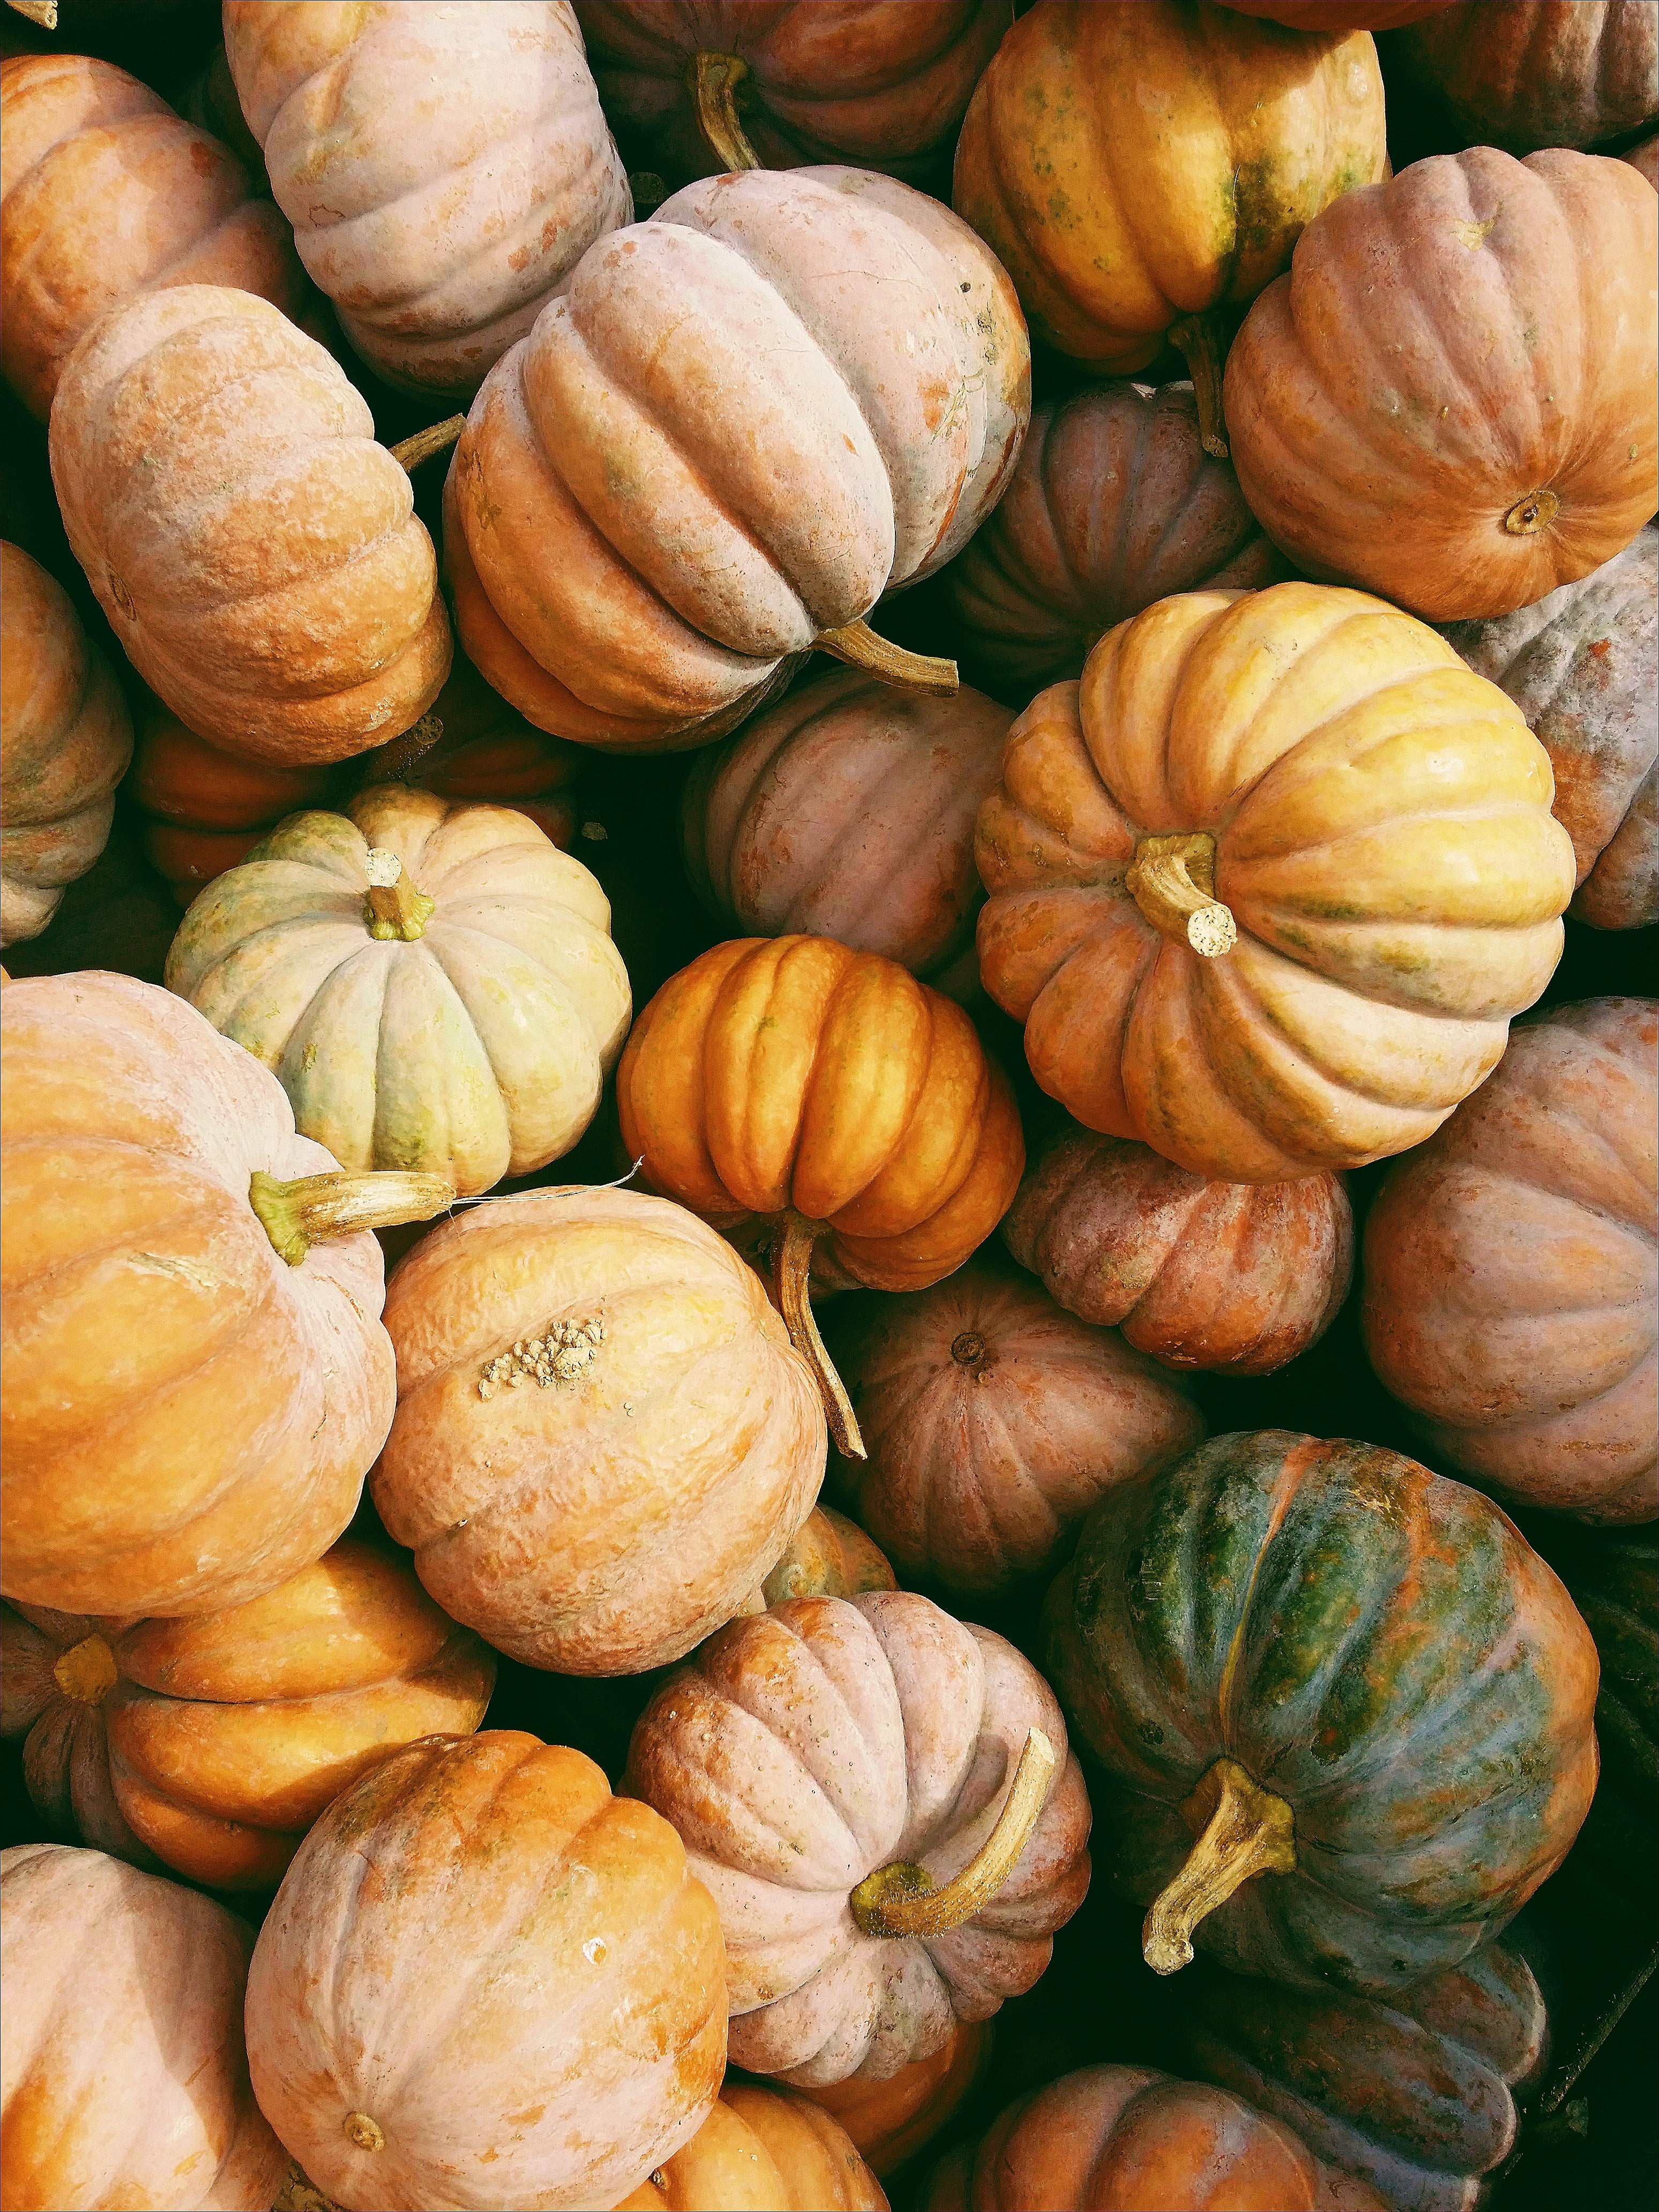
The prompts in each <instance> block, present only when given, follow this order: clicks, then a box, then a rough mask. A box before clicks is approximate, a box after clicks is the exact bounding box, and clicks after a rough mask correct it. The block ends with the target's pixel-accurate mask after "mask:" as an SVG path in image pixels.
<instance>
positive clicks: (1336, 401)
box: [1225, 11, 1659, 622]
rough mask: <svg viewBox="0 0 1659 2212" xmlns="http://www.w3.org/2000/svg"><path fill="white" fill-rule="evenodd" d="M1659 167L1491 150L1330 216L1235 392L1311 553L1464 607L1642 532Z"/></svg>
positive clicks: (1491, 602) (1249, 322)
mask: <svg viewBox="0 0 1659 2212" xmlns="http://www.w3.org/2000/svg"><path fill="white" fill-rule="evenodd" d="M1649 12H1650V13H1651V11H1649ZM1642 182H1643V179H1641V178H1640V177H1639V176H1638V174H1636V173H1635V172H1634V171H1633V170H1632V168H1631V167H1629V165H1628V164H1627V163H1626V162H1623V161H1604V160H1602V159H1601V157H1600V156H1599V155H1583V154H1573V153H1567V152H1565V151H1561V150H1559V149H1557V150H1553V151H1551V152H1547V153H1542V154H1534V155H1530V156H1529V157H1528V159H1527V160H1526V161H1513V160H1511V159H1510V156H1509V155H1507V154H1501V153H1499V152H1498V151H1497V149H1495V148H1493V147H1491V146H1476V147H1474V148H1473V149H1470V151H1468V153H1463V154H1446V155H1435V156H1434V157H1433V158H1432V159H1431V160H1428V161H1414V162H1413V164H1412V166H1411V167H1409V168H1407V169H1404V170H1402V171H1401V173H1400V175H1399V176H1397V177H1395V178H1394V179H1392V180H1391V181H1390V182H1389V183H1388V184H1385V185H1376V186H1375V187H1374V188H1373V189H1372V190H1370V191H1358V192H1351V193H1349V194H1348V195H1347V197H1346V198H1344V199H1340V200H1339V201H1337V203H1336V204H1335V205H1334V206H1333V207H1330V208H1328V209H1327V210H1326V211H1325V213H1324V214H1323V215H1322V216H1319V217H1318V218H1317V219H1316V221H1315V222H1311V223H1310V224H1309V226H1308V228H1307V229H1306V230H1305V231H1304V233H1303V234H1302V237H1301V239H1300V240H1299V241H1298V242H1297V248H1296V253H1295V256H1294V258H1293V259H1292V261H1291V272H1290V274H1289V276H1283V277H1281V278H1280V279H1279V282H1278V283H1275V284H1273V285H1270V286H1269V287H1268V289H1267V291H1265V292H1264V293H1263V294H1262V295H1261V298H1260V299H1259V300H1258V301H1256V303H1255V306H1254V307H1252V308H1251V309H1250V312H1249V314H1248V315H1247V316H1246V318H1245V319H1244V325H1243V329H1242V330H1241V331H1239V334H1238V336H1237V338H1236V339H1235V340H1234V341H1233V346H1232V350H1231V353H1230V354H1229V355H1228V356H1227V374H1226V381H1225V404H1226V413H1227V433H1228V436H1229V438H1230V440H1231V446H1232V457H1233V465H1234V466H1235V467H1236V468H1237V471H1238V480H1239V483H1240V484H1241V485H1242V486H1243V492H1244V496H1245V498H1246V499H1247V500H1248V501H1249V503H1250V506H1251V507H1252V508H1253V509H1254V511H1255V513H1256V514H1257V515H1258V516H1259V517H1260V518H1261V524H1262V527H1263V528H1264V529H1265V530H1266V531H1267V534H1268V536H1269V537H1270V538H1273V539H1274V541H1275V542H1276V543H1277V544H1279V546H1281V547H1282V548H1283V549H1284V550H1285V552H1286V553H1287V554H1288V555H1289V556H1290V557H1291V560H1292V561H1293V562H1295V563H1296V565H1297V568H1300V569H1302V570H1303V571H1304V573H1305V574H1308V575H1310V576H1317V577H1325V578H1330V579H1333V580H1340V581H1345V582H1351V583H1356V584H1360V585H1363V586H1365V587H1366V589H1368V590H1370V591H1374V592H1380V593H1381V594H1382V595H1383V598H1385V599H1393V600H1395V601H1396V602H1397V603H1398V604H1399V605H1401V606H1403V607H1408V608H1410V609H1411V610H1412V611H1413V612H1414V613H1417V614H1421V615H1425V616H1426V617H1428V618H1429V619H1430V620H1431V621H1432V622H1462V621H1464V620H1468V619H1473V618H1474V617H1478V616H1487V615H1506V614H1510V613H1511V612H1512V611H1514V610H1515V609H1516V607H1523V606H1529V605H1531V604H1532V602H1533V601H1534V599H1541V598H1542V597H1543V596H1544V594H1545V593H1546V592H1550V591H1553V590H1554V589H1555V587H1556V586H1558V585H1559V584H1568V583H1572V582H1574V581H1575V580H1577V578H1578V577H1580V576H1585V575H1588V574H1589V572H1590V570H1591V569H1592V568H1599V567H1600V566H1601V563H1602V562H1604V561H1608V560H1611V559H1612V557H1613V555H1614V554H1615V553H1617V552H1618V551H1619V550H1620V549H1621V548H1622V547H1623V546H1626V545H1627V544H1629V543H1630V541H1631V539H1632V538H1633V537H1634V536H1635V535H1636V532H1638V530H1639V529H1640V528H1641V526H1642V525H1643V524H1644V522H1645V521H1646V520H1648V518H1649V516H1650V514H1651V513H1653V511H1654V508H1655V507H1656V505H1659V429H1656V425H1655V421H1654V410H1653V408H1652V405H1651V404H1650V403H1651V398H1652V392H1653V387H1654V379H1655V343H1656V341H1655V270H1656V266H1659V198H1656V196H1655V194H1654V192H1653V191H1652V190H1651V188H1650V189H1649V190H1648V191H1643V190H1642ZM1587 268H1593V269H1594V270H1595V283H1593V284H1581V283H1580V282H1579V272H1580V270H1583V269H1587ZM1543 495H1547V499H1543V504H1542V506H1541V507H1534V505H1533V502H1534V500H1535V499H1542V498H1543ZM1551 501H1554V502H1558V503H1559V507H1551V505H1550V502H1551ZM1546 515H1547V519H1544V518H1545V517H1546ZM1534 519H1536V521H1537V526H1534Z"/></svg>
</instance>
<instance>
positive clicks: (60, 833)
mask: <svg viewBox="0 0 1659 2212" xmlns="http://www.w3.org/2000/svg"><path fill="white" fill-rule="evenodd" d="M131 754H132V724H131V721H130V720H129V719H128V716H127V708H126V702H125V699H123V697H122V696H121V688H120V686H119V684H117V682H116V680H115V678H114V677H113V675H112V673H111V672H110V666H109V663H108V662H107V661H106V659H104V656H103V654H102V653H100V652H99V650H98V648H97V647H96V646H95V645H94V644H93V643H92V641H90V639H89V638H88V636H87V634H86V632H85V630H84V629H82V627H81V622H80V617H78V616H77V615H76V611H75V608H74V606H73V605H72V604H71V602H70V597H69V594H68V593H67V592H65V591H64V588H63V586H61V585H60V584H58V582H57V580H55V578H53V577H52V576H49V575H48V574H46V570H45V569H44V568H41V567H40V566H39V564H38V563H37V562H33V561H31V560H30V558H29V556H28V555H27V553H25V552H24V551H23V550H22V549H21V547H20V546H16V545H9V544H0V945H10V944H13V943H14V942H15V941H16V940H17V939H19V938H26V937H38V936H39V935H40V932H41V931H42V930H43V929H44V928H45V927H46V924H47V923H48V922H49V921H51V920H52V916H53V915H54V914H56V913H57V911H58V902H59V900H61V899H62V897H63V896H64V890H65V889H66V888H67V886H68V885H69V884H72V883H74V882H75V881H76V879H77V878H79V877H81V876H83V875H85V873H86V872H87V870H88V868H89V867H90V866H92V864H93V862H94V860H96V859H97V858H98V855H99V854H100V853H101V852H102V851H103V849H104V846H105V843H106V840H107V839H108V836H109V831H110V824H111V823H112V821H113V820H114V818H115V787H116V785H117V784H118V782H119V781H120V780H121V778H122V776H123V775H125V772H126V765H127V762H128V760H129V759H130V758H131Z"/></svg>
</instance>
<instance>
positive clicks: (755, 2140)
mask: <svg viewBox="0 0 1659 2212" xmlns="http://www.w3.org/2000/svg"><path fill="white" fill-rule="evenodd" d="M659 2208H660V2212H887V2197H886V2193H885V2191H884V2190H883V2188H882V2185H881V2184H880V2183H879V2182H878V2180H877V2179H876V2177H875V2175H874V2174H873V2173H872V2172H871V2171H870V2168H869V2167H868V2166H866V2164H865V2162H864V2160H863V2159H862V2158H861V2157H860V2155H859V2151H858V2147H857V2145H856V2144H854V2142H853V2141H852V2140H851V2138H850V2137H849V2136H848V2134H847V2131H846V2130H845V2129H844V2128H842V2127H840V2126H839V2125H838V2124H836V2121H835V2120H833V2119H832V2118H830V2116H829V2113H828V2112H825V2111H823V2109H822V2107H821V2106H819V2105H818V2104H817V2102H814V2101H811V2100H808V2099H807V2098H805V2097H792V2096H789V2095H787V2093H785V2092H783V2091H781V2090H778V2089H757V2088H752V2087H746V2086H744V2085H743V2084H741V2083H738V2082H736V2081H728V2082H727V2083H726V2087H724V2088H723V2089H722V2090H721V2092H720V2101H719V2103H718V2104H716V2106H714V2110H713V2112H710V2113H709V2115H708V2118H707V2119H706V2120H705V2121H704V2122H703V2124H702V2126H701V2127H700V2128H699V2129H698V2130H697V2132H696V2135H694V2136H692V2138H691V2140H690V2142H689V2143H687V2144H686V2146H685V2148H684V2149H683V2150H678V2151H676V2152H675V2153H674V2154H673V2156H672V2157H671V2158H665V2160H663V2162H662V2164H661V2165H660V2166H659V2167H658V2168H657V2169H656V2171H655V2172H653V2173H652V2174H651V2175H650V2176H649V2177H648V2178H647V2179H646V2180H645V2181H643V2182H641V2185H640V2186H639V2187H638V2188H637V2189H636V2190H635V2191H634V2192H633V2194H632V2195H631V2196H629V2197H623V2201H622V2203H620V2204H619V2205H618V2206H617V2212H659Z"/></svg>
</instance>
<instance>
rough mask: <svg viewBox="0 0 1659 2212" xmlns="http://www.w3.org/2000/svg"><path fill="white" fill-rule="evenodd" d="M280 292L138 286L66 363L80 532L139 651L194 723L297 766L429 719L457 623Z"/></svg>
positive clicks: (134, 655) (65, 448)
mask: <svg viewBox="0 0 1659 2212" xmlns="http://www.w3.org/2000/svg"><path fill="white" fill-rule="evenodd" d="M373 433H374V423H373V421H372V418H371V417H370V415H369V411H368V408H367V406H366V405H365V404H363V401H362V399H361V398H359V396H358V394H357V393H356V392H355V391H354V390H353V389H352V387H351V386H350V385H349V384H348V383H347V381H346V379H345V375H344V373H343V370H342V369H341V368H339V367H338V365H337V363H336V362H335V361H334V360H333V358H332V356H331V355H329V354H327V353H325V351H324V349H323V348H322V347H321V346H319V345H318V344H316V343H314V342H313V340H312V339H310V338H308V337H306V336H305V335H304V334H303V333H302V332H301V331H298V330H296V329H295V326H294V325H293V324H292V323H290V322H289V321H288V320H287V319H286V318H285V317H284V316H283V315H282V314H281V313H279V312H278V310H277V309H276V308H275V307H272V306H271V305H270V302H269V301H265V300H258V299H255V298H254V297H253V295H252V294H251V293H247V292H233V291H228V290H225V289H222V288H220V287H218V286H216V285H211V284H182V285H179V286H177V287H175V288H174V289H171V290H167V291H161V292H147V293H141V294H140V295H138V297H137V299H136V300H134V301H131V302H130V304H129V305H127V306H126V307H120V308H117V309H115V310H113V311H112V313H110V314H108V315H106V317H105V318H104V319H103V320H102V321H101V322H100V323H99V324H98V325H96V326H95V327H94V330H92V331H89V332H88V335H87V337H86V338H85V339H84V340H83V341H82V343H81V344H80V345H79V346H78V347H77V348H76V351H75V353H74V355H73V356H72V357H71V359H70V362H68V363H67V364H66V365H65V368H64V374H63V377H62V378H61V380H60V381H59V384H58V398H57V400H56V402H55V404H54V405H53V408H52V481H53V482H54V483H55V484H56V485H57V488H58V500H59V502H60V504H61V505H62V507H63V512H64V528H65V530H66V531H67V532H68V533H69V540H70V544H71V546H73V548H74V550H75V555H76V559H77V560H78V561H79V562H80V563H81V565H82V568H84V569H85V570H86V572H87V577H88V581H89V582H90V584H91V586H92V587H93V590H94V592H96V593H97V595H98V602H99V605H100V606H101V607H102V608H103V610H104V612H105V613H106V615H107V616H108V617H109V619H110V623H111V626H112V629H114V631H115V635H116V636H117V637H118V639H119V641H120V642H121V644H122V646H123V647H124V648H125V652H126V653H127V656H128V658H129V659H131V662H132V664H133V665H134V666H135V667H136V668H137V671H138V672H139V674H140V675H141V676H142V677H143V678H144V680H145V682H146V683H147V684H149V686H150V688H151V690H153V691H155V692H156V693H157V694H159V696H161V699H162V700H163V701H164V702H166V704H167V706H169V707H170V708H172V709H173V713H174V714H177V715H178V717H179V720H180V721H182V722H183V723H184V725H185V727H186V728H187V729H190V730H193V731H194V732H195V733H196V735H197V737H198V738H206V739H207V741H208V743H209V744H215V745H217V746H219V747H220V748H221V749H222V750H225V751H230V752H240V753H243V754H246V755H249V756H251V757H252V758H254V759H256V760H261V761H269V762H274V763H276V764H277V765H279V766H281V767H284V768H308V767H314V766H315V765H317V764H318V763H319V762H325V761H331V760H338V759H341V758H343V757H345V756H347V755H349V754H351V753H357V752H362V751H365V750H367V749H368V747H369V746H371V745H375V744H382V743H384V742H385V740H386V739H387V738H392V737H395V736H397V735H398V733H399V732H401V731H403V730H405V729H407V728H408V727H409V726H410V724H411V723H412V722H415V721H416V720H418V719H419V717H420V716H421V714H423V713H424V712H425V710H426V708H428V707H429V706H430V705H431V703H432V702H433V700H434V698H435V696H436V695H437V692H438V690H439V687H440V685H441V684H442V682H443V680H444V678H445V676H446V675H447V672H448V669H449V656H450V643H449V625H448V623H447V619H446V617H445V615H444V609H443V602H442V600H441V599H440V598H439V597H438V593H437V569H436V562H435V556H434V555H433V550H432V544H431V540H430V539H429V538H428V536H427V534H426V532H425V530H424V528H423V527H422V525H421V523H420V522H419V521H418V520H416V517H415V514H414V513H413V509H412V495H411V492H410V483H409V478H408V476H407V473H406V471H404V470H403V469H402V468H400V467H399V466H398V463H397V462H396V461H395V460H394V459H393V458H392V455H391V454H390V453H386V451H385V450H384V449H383V448H382V447H379V446H377V445H375V443H374V435H373Z"/></svg>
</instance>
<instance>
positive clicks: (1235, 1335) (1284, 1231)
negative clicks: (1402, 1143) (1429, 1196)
mask: <svg viewBox="0 0 1659 2212" xmlns="http://www.w3.org/2000/svg"><path fill="white" fill-rule="evenodd" d="M1002 1241H1003V1243H1005V1244H1006V1246H1007V1247H1008V1249H1009V1250H1010V1251H1011V1252H1012V1254H1013V1255H1014V1257H1015V1259H1016V1260H1018V1262H1019V1264H1020V1266H1021V1267H1029V1268H1030V1270H1031V1272H1032V1273H1033V1274H1035V1275H1037V1276H1039V1277H1041V1279H1042V1284H1043V1287H1044V1288H1045V1289H1046V1290H1047V1291H1048V1294H1049V1296H1050V1297H1054V1298H1058V1299H1059V1301H1060V1304H1061V1305H1063V1306H1064V1307H1065V1308H1066V1310H1067V1311H1068V1312H1070V1313H1074V1314H1077V1315H1079V1316H1081V1318H1082V1319H1083V1320H1085V1321H1088V1322H1097V1323H1099V1324H1100V1325H1101V1326H1103V1327H1104V1328H1121V1331H1122V1333H1123V1337H1124V1340H1125V1341H1126V1342H1127V1343H1129V1344H1132V1345H1133V1346H1134V1347H1135V1349H1136V1351H1137V1352H1150V1353H1151V1355H1152V1358H1154V1359H1158V1360H1162V1361H1164V1363H1165V1364H1167V1365H1169V1366H1171V1367H1206V1368H1210V1369H1212V1370H1215V1371H1217V1372H1218V1373H1220V1374H1223V1375H1271V1374H1272V1372H1273V1370H1274V1369H1275V1368H1276V1367H1282V1366H1283V1365H1284V1364H1285V1361H1286V1360H1287V1359H1294V1358H1296V1356H1297V1353H1298V1352H1305V1351H1306V1350H1307V1349H1308V1347H1309V1346H1310V1345H1312V1344H1317V1343H1318V1341H1319V1340H1320V1338H1321V1337H1322V1336H1323V1334H1325V1331H1326V1330H1327V1329H1328V1328H1329V1327H1330V1325H1331V1323H1332V1322H1333V1321H1334V1320H1335V1318H1336V1316H1337V1312H1338V1310H1339V1309H1340V1306H1341V1304H1342V1302H1343V1300H1344V1299H1345V1298H1346V1297H1347V1295H1348V1285H1349V1283H1350V1281H1351V1279H1352V1274H1353V1212H1352V1208H1351V1206H1349V1204H1348V1194H1347V1192H1346V1190H1345V1189H1344V1188H1343V1186H1342V1179H1341V1177H1340V1176H1332V1175H1320V1176H1301V1177H1299V1178H1298V1179H1297V1181H1296V1182H1267V1183H1246V1182H1206V1179H1205V1178H1204V1177H1203V1176H1195V1175H1191V1174H1189V1173H1188V1170H1186V1169H1185V1168H1178V1167H1176V1164H1175V1163H1174V1162H1173V1161H1172V1160H1166V1159H1164V1158H1162V1157H1161V1156H1160V1155H1159V1154H1158V1153H1157V1152H1153V1151H1152V1150H1151V1149H1150V1147H1149V1146H1146V1145H1136V1144H1131V1143H1130V1142H1128V1141H1127V1139H1124V1138H1121V1137H1100V1136H1096V1135H1094V1134H1093V1133H1091V1132H1090V1131H1089V1130H1086V1129H1079V1128H1077V1127H1064V1128H1061V1129H1060V1130H1057V1131H1056V1132H1055V1133H1054V1137H1053V1138H1052V1139H1050V1140H1049V1141H1048V1144H1046V1145H1045V1146H1043V1148H1042V1152H1041V1153H1040V1154H1039V1155H1038V1157H1037V1158H1036V1160H1035V1161H1034V1162H1033V1164H1032V1165H1031V1167H1030V1170H1029V1171H1028V1173H1027V1175H1026V1177H1025V1180H1024V1182H1023V1183H1022V1184H1021V1185H1020V1187H1019V1195H1018V1198H1016V1199H1015V1200H1014V1203H1013V1205H1012V1207H1011V1209H1010V1210H1009V1212H1008V1213H1007V1215H1006V1218H1005V1219H1004V1221H1003V1224H1002Z"/></svg>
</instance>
